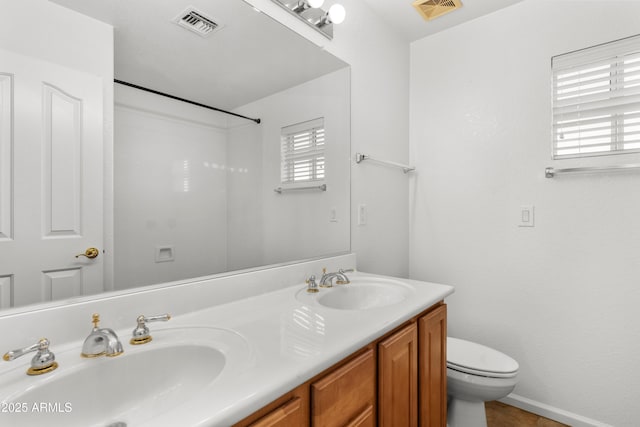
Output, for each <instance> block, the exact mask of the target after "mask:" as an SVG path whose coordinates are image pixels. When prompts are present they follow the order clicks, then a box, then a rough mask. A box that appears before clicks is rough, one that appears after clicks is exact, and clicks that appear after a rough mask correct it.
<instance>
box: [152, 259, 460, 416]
mask: <svg viewBox="0 0 640 427" xmlns="http://www.w3.org/2000/svg"><path fill="white" fill-rule="evenodd" d="M366 276H371V277H383V276H378V275H368V274H365V273H361V272H358V273H350V274H349V277H350V278H359V277H366ZM401 280H402V281H403V282H405V283H406V284H408V285H409V286H411V287H413V288H414V289H415V294H414V295H412V296H411V298H408V299H406V300H404V301H403V302H401V303H399V304H394V305H389V306H386V307H381V308H374V309H368V310H360V311H352V310H338V309H331V308H327V307H323V306H319V305H313V304H306V303H303V302H300V301H299V300H297V299H296V297H295V295H296V293H297V292H298V291H299V290H300V289H304V288H306V286H304V285H297V286H293V287H289V288H285V289H281V290H278V291H275V292H271V293H268V294H263V295H259V296H255V297H251V298H246V299H243V300H240V301H236V302H232V303H229V304H225V305H221V306H217V307H214V308H211V309H208V310H202V311H198V312H195V313H191V314H187V315H182V316H178V317H176V318H174V319H172V320H171V323H172V325H171V326H174V327H175V326H179V325H209V326H215V327H220V328H228V329H232V330H234V331H236V332H238V333H240V334H241V335H242V336H243V337H244V338H245V339H246V340H247V342H248V343H249V344H250V346H251V348H252V351H253V354H252V355H251V364H250V366H249V367H248V368H247V369H246V370H245V371H244V372H242V373H240V374H237V375H234V377H233V378H230V377H227V378H219V381H218V384H217V386H216V387H215V391H214V392H213V393H212V395H202V396H200V397H199V398H198V399H197V401H194V402H190V403H189V406H190V410H188V411H178V412H179V414H178V413H176V415H175V417H174V416H172V414H167V416H163V417H162V422H163V423H166V425H167V426H174V425H181V426H187V425H193V426H228V425H231V424H233V423H235V422H237V421H240V420H241V419H243V418H245V417H246V416H248V415H250V414H252V413H253V412H255V411H256V410H258V409H260V408H262V407H263V406H265V405H266V404H268V403H270V402H272V401H273V400H275V399H277V398H278V397H280V396H281V395H283V394H285V393H287V392H288V391H290V390H292V389H294V388H295V387H297V386H299V385H300V384H302V383H304V382H305V381H307V380H309V379H310V378H312V377H313V376H315V375H317V374H319V373H320V372H322V371H324V370H325V369H327V368H329V367H331V366H332V365H334V364H335V363H337V362H339V361H341V360H342V359H344V358H345V357H347V356H349V355H350V354H353V353H354V352H356V351H357V350H359V349H361V348H362V347H364V346H365V345H367V344H369V343H370V342H372V341H374V340H375V339H377V338H379V337H381V336H383V335H384V334H385V333H387V332H389V331H391V330H393V329H394V328H395V327H396V326H398V325H401V324H402V323H403V322H405V321H406V320H408V319H410V318H411V317H413V316H415V315H417V314H419V313H421V312H422V311H424V310H425V309H427V308H428V307H430V306H432V305H433V304H435V303H437V302H438V301H441V300H443V299H444V298H445V297H447V296H448V295H450V294H451V293H453V287H452V286H447V285H440V284H435V283H427V282H420V281H414V280H408V279H401ZM346 286H348V285H346ZM320 292H322V289H321V290H320ZM168 327H169V325H167V328H168ZM152 329H153V328H152ZM212 390H213V389H212ZM185 409H186V408H185ZM149 425H153V426H158V425H159V424H158V421H157V420H155V421H153V422H151V423H150V424H149Z"/></svg>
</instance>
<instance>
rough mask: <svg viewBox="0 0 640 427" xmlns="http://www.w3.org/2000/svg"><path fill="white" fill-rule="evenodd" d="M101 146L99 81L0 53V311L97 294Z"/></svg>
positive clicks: (100, 263)
mask: <svg viewBox="0 0 640 427" xmlns="http://www.w3.org/2000/svg"><path fill="white" fill-rule="evenodd" d="M102 140H103V115H102V80H101V79H100V78H99V77H96V76H93V75H90V74H86V73H83V72H79V71H77V70H72V69H68V68H65V67H62V66H59V65H56V64H53V63H50V62H45V61H42V60H39V59H35V58H30V57H26V56H22V55H18V54H15V53H12V52H9V51H5V50H1V49H0V308H5V307H10V306H15V307H17V306H22V305H26V304H33V303H37V302H43V301H52V300H56V299H62V298H69V297H74V296H80V295H88V294H94V293H97V292H101V291H102V290H103V279H102V276H103V261H102V258H103V255H102V243H103V232H102V227H103V214H102V207H103V196H102V195H103V141H102ZM90 247H95V248H98V249H99V250H100V253H99V255H98V256H97V257H96V258H93V259H90V258H86V257H83V256H81V257H76V255H79V254H83V253H84V252H85V251H86V250H87V249H88V248H90Z"/></svg>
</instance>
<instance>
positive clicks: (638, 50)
mask: <svg viewBox="0 0 640 427" xmlns="http://www.w3.org/2000/svg"><path fill="white" fill-rule="evenodd" d="M551 64H552V66H551V68H552V77H553V94H552V96H553V157H554V158H562V157H582V156H592V155H602V154H615V153H621V152H638V151H640V36H634V37H629V38H626V39H622V40H618V41H614V42H611V43H606V44H603V45H598V46H594V47H591V48H587V49H583V50H580V51H576V52H571V53H567V54H564V55H560V56H556V57H553V58H552V60H551Z"/></svg>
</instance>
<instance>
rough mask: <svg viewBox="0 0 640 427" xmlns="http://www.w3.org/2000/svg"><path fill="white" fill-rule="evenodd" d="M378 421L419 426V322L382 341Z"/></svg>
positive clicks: (392, 424)
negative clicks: (417, 324)
mask: <svg viewBox="0 0 640 427" xmlns="http://www.w3.org/2000/svg"><path fill="white" fill-rule="evenodd" d="M378 423H379V425H380V426H381V427H387V426H389V427H392V426H406V427H417V426H418V327H417V326H416V324H415V322H414V323H411V324H410V325H409V326H407V327H405V328H403V329H401V330H400V331H398V332H396V333H395V334H393V335H391V336H390V337H389V338H387V339H385V340H384V341H382V342H380V343H379V344H378Z"/></svg>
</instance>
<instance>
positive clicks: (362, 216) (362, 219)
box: [358, 204, 367, 225]
mask: <svg viewBox="0 0 640 427" xmlns="http://www.w3.org/2000/svg"><path fill="white" fill-rule="evenodd" d="M366 224H367V205H364V204H359V205H358V225H366Z"/></svg>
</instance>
